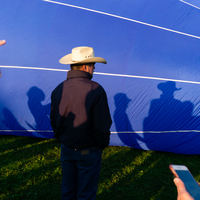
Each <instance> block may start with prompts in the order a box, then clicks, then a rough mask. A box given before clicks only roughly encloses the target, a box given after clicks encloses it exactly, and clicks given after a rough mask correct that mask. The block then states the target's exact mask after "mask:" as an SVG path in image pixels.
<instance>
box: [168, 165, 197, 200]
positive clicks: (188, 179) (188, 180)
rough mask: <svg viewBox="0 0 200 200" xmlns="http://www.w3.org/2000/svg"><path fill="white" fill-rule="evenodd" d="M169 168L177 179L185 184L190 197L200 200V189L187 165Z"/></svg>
mask: <svg viewBox="0 0 200 200" xmlns="http://www.w3.org/2000/svg"><path fill="white" fill-rule="evenodd" d="M169 168H170V170H171V172H172V173H173V175H174V176H175V177H178V178H180V179H181V180H182V181H183V182H184V184H185V187H186V189H187V191H188V192H189V193H190V195H191V196H192V197H193V198H194V199H195V200H200V187H199V185H198V183H197V182H196V180H195V179H194V177H193V176H192V174H191V173H190V171H189V170H188V168H187V167H186V166H185V165H170V166H169Z"/></svg>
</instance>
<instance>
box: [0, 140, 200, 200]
mask: <svg viewBox="0 0 200 200" xmlns="http://www.w3.org/2000/svg"><path fill="white" fill-rule="evenodd" d="M169 164H184V165H187V166H188V168H189V169H190V171H191V172H192V174H193V175H194V177H195V178H196V180H197V181H200V172H199V166H200V156H199V155H180V154H173V153H167V152H156V151H144V150H138V149H131V148H127V147H109V148H106V150H105V151H104V152H103V159H102V167H101V174H100V180H99V186H98V191H97V198H96V199H97V200H107V199H108V200H124V199H126V200H129V199H130V200H134V199H136V200H159V199H162V200H169V199H174V200H175V199H176V195H177V193H176V188H175V186H174V184H173V176H172V174H171V172H170V171H169V168H168V166H169ZM61 173H62V172H61V164H60V144H59V143H58V142H57V141H56V140H53V139H40V138H28V137H17V136H0V200H18V199H20V200H21V199H28V200H29V199H30V200H33V199H39V200H40V199H45V200H46V199H51V200H57V199H60V197H61V190H60V188H61Z"/></svg>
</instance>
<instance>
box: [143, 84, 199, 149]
mask: <svg viewBox="0 0 200 200" xmlns="http://www.w3.org/2000/svg"><path fill="white" fill-rule="evenodd" d="M157 88H158V89H159V90H161V91H162V94H161V95H160V98H158V99H153V100H152V101H151V103H150V109H149V114H148V117H146V118H145V119H144V121H143V131H145V132H146V133H144V135H145V143H146V145H147V146H148V148H149V149H152V150H161V149H163V148H164V147H163V144H165V146H166V147H165V148H166V149H167V148H168V147H170V145H171V144H172V143H173V141H172V140H173V139H172V138H171V137H170V136H171V134H174V133H176V132H181V130H195V129H197V128H198V126H199V125H198V124H199V119H198V117H195V116H193V109H194V105H193V104H192V103H191V102H190V101H185V102H181V101H180V100H177V99H175V98H174V92H175V91H179V90H181V89H182V88H176V83H175V82H173V81H167V82H164V83H160V84H158V86H157ZM148 132H150V133H148ZM157 134H159V137H158V135H157Z"/></svg>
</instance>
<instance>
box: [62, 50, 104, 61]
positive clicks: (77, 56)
mask: <svg viewBox="0 0 200 200" xmlns="http://www.w3.org/2000/svg"><path fill="white" fill-rule="evenodd" d="M59 62H60V63H61V64H70V65H80V64H83V65H88V64H89V65H92V64H94V63H104V64H107V62H106V60H105V59H104V58H101V57H95V55H94V50H93V48H92V47H76V48H73V49H72V53H70V54H67V55H65V56H63V57H62V58H61V59H60V60H59Z"/></svg>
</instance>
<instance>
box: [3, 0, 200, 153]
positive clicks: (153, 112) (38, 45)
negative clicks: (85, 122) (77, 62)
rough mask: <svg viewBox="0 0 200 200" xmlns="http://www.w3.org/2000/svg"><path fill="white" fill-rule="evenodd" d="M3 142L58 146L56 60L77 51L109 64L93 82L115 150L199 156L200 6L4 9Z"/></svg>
mask: <svg viewBox="0 0 200 200" xmlns="http://www.w3.org/2000/svg"><path fill="white" fill-rule="evenodd" d="M0 10H1V12H0V19H1V20H0V25H1V29H0V39H6V41H7V43H6V45H4V46H1V47H0V69H1V74H2V76H1V77H0V82H1V88H0V94H1V96H0V135H19V136H30V137H40V138H53V131H52V128H51V126H50V120H49V114H50V95H51V92H52V90H53V89H54V88H55V87H56V86H57V85H58V84H59V83H60V82H62V81H63V80H65V79H66V75H67V71H68V70H69V66H68V65H62V64H60V63H59V62H58V61H59V59H60V58H61V57H63V56H64V55H66V54H68V53H70V52H71V49H72V48H74V47H77V46H91V47H93V48H94V50H95V55H96V56H100V57H103V58H105V59H106V60H107V62H108V64H107V65H102V64H96V69H95V73H94V77H93V80H94V81H97V82H98V83H100V84H101V85H102V86H103V87H104V89H105V90H106V92H107V96H108V102H109V107H110V112H111V116H112V120H113V124H112V127H111V140H110V145H114V146H128V147H132V148H137V149H144V150H157V151H167V152H173V153H180V154H200V145H199V141H200V120H199V118H200V116H199V114H200V95H199V94H200V82H199V80H200V70H199V63H200V55H199V52H200V20H199V19H200V3H199V1H198V0H184V1H183V0H168V1H166V0H151V1H149V0H133V1H128V0H124V1H114V0H109V1H105V0H102V1H98V2H97V1H88V0H86V1H81V0H59V1H54V0H52V1H51V0H35V1H31V0H26V1H23V0H18V1H14V0H10V1H3V2H1V8H0Z"/></svg>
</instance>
